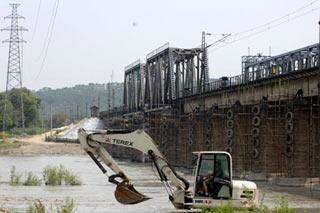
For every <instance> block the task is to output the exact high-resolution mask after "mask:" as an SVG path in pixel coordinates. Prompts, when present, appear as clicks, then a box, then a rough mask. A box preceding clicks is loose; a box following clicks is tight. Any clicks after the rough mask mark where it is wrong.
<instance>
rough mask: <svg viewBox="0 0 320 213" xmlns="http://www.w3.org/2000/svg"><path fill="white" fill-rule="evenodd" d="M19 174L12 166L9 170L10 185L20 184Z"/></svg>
mask: <svg viewBox="0 0 320 213" xmlns="http://www.w3.org/2000/svg"><path fill="white" fill-rule="evenodd" d="M21 176H22V175H21V174H20V173H18V172H17V171H16V167H15V166H12V167H11V170H10V185H11V186H17V185H20V184H21V182H20V179H21Z"/></svg>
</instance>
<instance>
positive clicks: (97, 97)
mask: <svg viewBox="0 0 320 213" xmlns="http://www.w3.org/2000/svg"><path fill="white" fill-rule="evenodd" d="M108 88H110V96H109V97H111V100H110V105H111V107H112V105H113V104H112V91H114V94H115V95H114V97H115V98H114V100H115V101H114V106H115V107H117V106H121V105H122V103H123V101H122V99H123V83H110V86H109V85H108V84H94V83H90V84H88V85H76V86H74V87H65V88H61V89H51V88H48V87H45V88H42V89H40V90H39V91H37V92H36V95H37V96H38V97H39V98H40V99H41V114H42V115H43V117H44V118H49V117H50V112H51V109H52V113H53V114H54V113H57V112H62V113H64V114H66V115H67V116H68V117H69V118H70V119H71V120H75V119H81V118H83V117H86V115H87V116H89V114H90V110H89V108H90V106H92V105H96V106H98V107H99V108H100V111H103V110H107V109H109V106H108V105H109V104H108V103H109V102H108V99H109V98H108V93H109V90H108Z"/></svg>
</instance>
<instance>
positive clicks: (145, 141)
mask: <svg viewBox="0 0 320 213" xmlns="http://www.w3.org/2000/svg"><path fill="white" fill-rule="evenodd" d="M78 135H79V141H80V143H81V146H82V148H83V149H84V150H85V151H86V153H87V154H88V155H89V156H90V157H91V158H92V160H93V161H94V162H95V163H96V164H97V166H98V167H99V168H100V170H101V171H102V172H103V173H104V174H106V173H107V170H106V168H105V166H107V167H109V168H110V169H111V170H112V171H113V172H114V174H113V175H111V176H108V180H109V182H111V183H113V184H115V185H116V190H115V192H114V194H115V198H116V200H117V201H118V202H120V203H122V204H137V203H140V202H143V201H146V200H148V199H150V198H149V197H147V196H145V195H143V194H141V193H139V192H138V191H137V190H136V189H135V188H134V187H133V185H132V183H131V181H130V180H129V178H128V176H127V175H126V174H125V173H124V171H123V170H122V169H121V168H120V167H119V165H118V164H117V163H116V161H115V160H114V159H113V158H112V156H111V155H110V154H109V153H108V151H107V150H106V148H105V146H104V145H105V144H111V145H115V146H122V147H127V148H131V149H136V150H139V151H141V152H142V153H144V154H146V155H148V156H149V158H150V159H151V161H152V162H153V164H154V166H155V168H156V170H157V172H158V174H159V177H160V180H161V182H162V183H163V184H164V187H165V188H166V191H167V192H168V195H169V200H170V201H171V202H172V204H173V205H174V207H175V208H176V209H192V208H212V207H216V206H218V205H220V204H221V202H229V201H230V200H232V206H233V207H234V208H243V207H246V208H252V207H253V206H257V204H258V189H257V186H256V184H255V183H254V182H251V181H240V180H232V158H231V155H230V154H229V153H227V152H222V151H200V152H194V154H195V156H196V157H197V164H196V168H195V170H194V171H195V173H194V186H193V187H190V184H189V182H188V181H187V180H186V179H185V178H183V177H181V176H180V175H179V174H178V173H177V172H176V171H175V170H174V168H173V167H172V166H171V165H170V164H169V162H168V161H167V160H166V159H165V158H164V156H163V155H162V154H161V152H160V151H159V149H158V148H157V146H156V144H155V142H154V141H153V139H152V138H151V137H150V136H149V135H148V134H147V133H146V132H145V131H143V130H135V131H129V130H112V129H109V130H101V131H100V130H95V131H88V130H84V129H80V130H79V133H78Z"/></svg>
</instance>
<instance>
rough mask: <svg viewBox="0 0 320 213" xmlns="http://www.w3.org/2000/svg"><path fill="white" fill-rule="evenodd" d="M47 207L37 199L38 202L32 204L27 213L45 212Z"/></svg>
mask: <svg viewBox="0 0 320 213" xmlns="http://www.w3.org/2000/svg"><path fill="white" fill-rule="evenodd" d="M45 212H46V208H45V206H44V205H43V204H42V203H41V201H40V200H37V201H36V202H34V203H33V205H30V206H29V207H28V209H27V212H26V213H45Z"/></svg>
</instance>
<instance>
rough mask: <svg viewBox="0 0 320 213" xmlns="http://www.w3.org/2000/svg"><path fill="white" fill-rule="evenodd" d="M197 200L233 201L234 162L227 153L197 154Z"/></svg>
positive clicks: (195, 190)
mask: <svg viewBox="0 0 320 213" xmlns="http://www.w3.org/2000/svg"><path fill="white" fill-rule="evenodd" d="M194 154H196V156H197V157H198V160H197V167H196V171H195V187H194V195H195V198H200V199H218V200H221V199H231V197H232V162H231V156H230V154H228V153H227V152H215V151H211V152H207V151H206V152H195V153H194Z"/></svg>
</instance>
